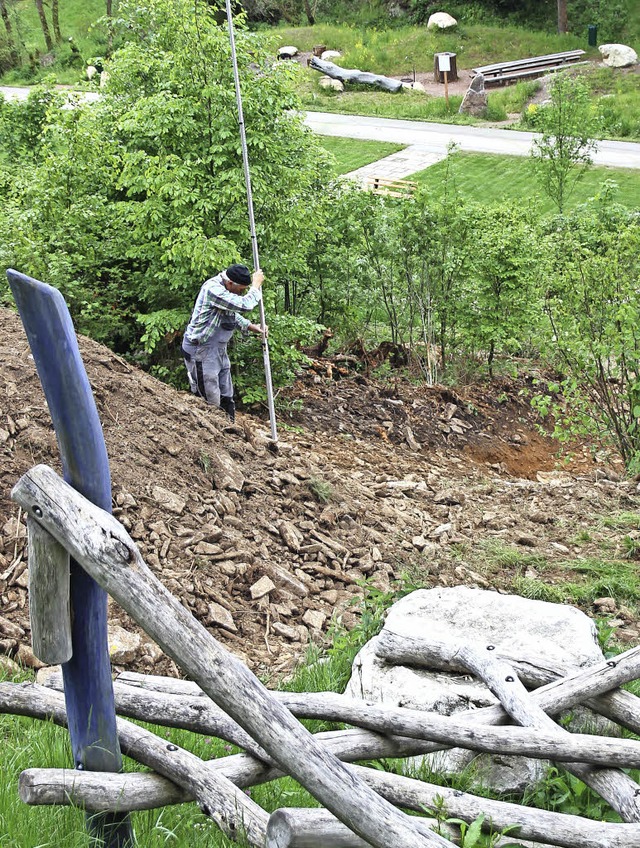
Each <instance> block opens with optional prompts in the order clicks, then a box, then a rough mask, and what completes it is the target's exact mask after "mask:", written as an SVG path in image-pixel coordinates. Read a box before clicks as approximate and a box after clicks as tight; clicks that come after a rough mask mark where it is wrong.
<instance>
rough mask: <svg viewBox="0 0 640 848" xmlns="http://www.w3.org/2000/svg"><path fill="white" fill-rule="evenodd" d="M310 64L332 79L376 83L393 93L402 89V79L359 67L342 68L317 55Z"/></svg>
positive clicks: (367, 83)
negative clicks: (373, 72) (361, 69)
mask: <svg viewBox="0 0 640 848" xmlns="http://www.w3.org/2000/svg"><path fill="white" fill-rule="evenodd" d="M309 66H310V67H311V68H313V70H314V71H320V73H322V74H326V75H327V76H328V77H331V79H338V80H340V81H341V82H359V83H361V84H363V85H375V86H377V87H378V88H381V89H383V91H389V92H391V93H392V94H395V93H397V92H398V91H401V90H402V83H401V82H400V80H396V79H392V78H391V77H384V76H380V75H378V74H371V73H369V72H368V71H359V70H357V69H353V70H351V69H349V68H341V67H339V66H338V65H334V64H333V62H326V61H325V60H323V59H318V58H317V57H316V56H313V57H312V58H311V62H310V63H309Z"/></svg>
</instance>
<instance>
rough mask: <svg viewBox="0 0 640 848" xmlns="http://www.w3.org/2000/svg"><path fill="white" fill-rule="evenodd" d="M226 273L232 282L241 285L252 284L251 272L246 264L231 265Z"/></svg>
mask: <svg viewBox="0 0 640 848" xmlns="http://www.w3.org/2000/svg"><path fill="white" fill-rule="evenodd" d="M226 274H227V277H228V278H229V279H230V280H231V282H232V283H237V284H238V285H239V286H250V285H251V274H250V273H249V269H248V268H247V266H246V265H230V266H229V267H228V268H227V271H226Z"/></svg>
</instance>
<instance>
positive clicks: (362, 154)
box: [318, 136, 405, 174]
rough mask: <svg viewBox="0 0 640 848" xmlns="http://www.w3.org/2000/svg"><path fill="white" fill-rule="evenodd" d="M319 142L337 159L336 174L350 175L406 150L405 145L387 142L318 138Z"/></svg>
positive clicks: (329, 137)
mask: <svg viewBox="0 0 640 848" xmlns="http://www.w3.org/2000/svg"><path fill="white" fill-rule="evenodd" d="M318 141H319V142H320V144H321V145H322V147H324V149H325V150H327V151H328V152H329V153H331V154H332V155H333V156H334V157H335V159H336V174H348V173H349V171H355V170H356V168H362V167H364V166H365V165H369V164H370V163H371V162H377V161H378V159H384V157H385V156H390V155H391V154H392V153H397V152H398V150H404V148H405V145H404V144H391V143H390V142H386V141H360V140H358V139H353V138H334V137H332V136H318Z"/></svg>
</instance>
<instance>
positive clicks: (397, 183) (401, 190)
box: [367, 177, 418, 197]
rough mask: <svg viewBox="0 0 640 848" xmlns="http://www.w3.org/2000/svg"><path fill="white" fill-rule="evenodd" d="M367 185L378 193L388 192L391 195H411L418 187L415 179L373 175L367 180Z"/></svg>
mask: <svg viewBox="0 0 640 848" xmlns="http://www.w3.org/2000/svg"><path fill="white" fill-rule="evenodd" d="M367 187H368V188H369V190H370V191H373V192H376V194H386V195H388V196H389V197H410V196H411V195H412V194H413V193H414V191H415V190H416V189H417V188H418V183H416V182H414V181H413V180H388V179H385V178H384V177H372V178H371V179H370V180H368V181H367Z"/></svg>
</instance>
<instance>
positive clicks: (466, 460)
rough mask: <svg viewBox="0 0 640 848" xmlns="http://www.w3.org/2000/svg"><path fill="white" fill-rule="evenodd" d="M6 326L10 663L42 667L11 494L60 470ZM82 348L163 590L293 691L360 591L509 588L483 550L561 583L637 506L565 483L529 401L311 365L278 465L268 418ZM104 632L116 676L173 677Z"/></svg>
mask: <svg viewBox="0 0 640 848" xmlns="http://www.w3.org/2000/svg"><path fill="white" fill-rule="evenodd" d="M0 319H1V320H2V326H3V336H2V341H1V342H0V455H1V457H2V461H1V465H0V484H1V490H0V653H3V654H5V655H7V656H11V657H14V658H17V659H18V660H20V661H22V662H24V663H26V664H32V665H37V663H36V662H35V660H34V658H33V656H32V654H31V653H30V650H29V647H28V646H29V619H28V597H27V595H28V593H27V586H28V573H27V561H26V553H27V552H26V529H25V523H24V516H22V515H21V514H20V512H19V510H18V508H17V506H16V505H15V504H13V503H12V502H11V501H10V497H9V495H10V491H11V488H12V486H13V485H14V483H15V482H16V480H17V479H18V478H19V477H20V475H21V474H23V473H24V472H25V471H26V470H27V469H28V468H30V467H31V466H32V465H34V464H36V463H40V462H44V463H48V464H50V465H52V466H53V467H54V468H56V469H57V470H59V460H58V452H57V446H56V441H55V435H54V433H53V431H52V429H51V422H50V419H49V415H48V411H47V408H46V404H45V400H44V396H43V394H42V390H41V387H40V383H39V380H38V377H37V374H36V372H35V367H34V363H33V360H32V358H31V356H30V352H29V347H28V344H27V341H26V337H25V335H24V333H23V330H22V327H21V324H20V321H19V319H18V317H17V316H16V315H15V314H14V313H13V312H11V311H9V310H0ZM80 349H81V352H82V356H83V359H84V362H85V366H86V369H87V373H88V375H89V379H90V382H91V385H92V388H93V391H94V394H95V398H96V402H97V406H98V411H99V414H100V418H101V421H102V424H103V428H104V433H105V438H106V442H107V448H108V452H109V457H110V461H111V471H112V481H113V506H114V513H115V514H116V515H117V517H118V518H119V520H120V521H122V522H123V524H124V525H125V526H126V527H127V528H128V529H129V531H130V533H131V535H132V536H133V538H134V539H135V540H136V542H137V544H138V545H139V546H140V549H141V551H142V554H143V556H144V558H145V560H146V562H147V563H148V564H149V566H150V567H151V568H152V570H153V571H154V572H155V573H156V574H157V575H158V577H159V578H160V579H161V580H162V581H163V582H164V583H165V585H166V586H167V587H168V588H169V589H170V590H171V591H172V592H173V593H174V594H175V595H176V596H178V597H179V598H180V599H181V601H182V602H183V603H184V604H185V605H186V606H188V607H189V609H190V610H191V611H192V612H193V614H194V615H195V616H196V617H197V618H198V619H199V620H200V621H201V622H202V623H203V624H204V625H205V626H206V627H208V628H209V629H210V630H211V632H212V633H214V635H215V636H216V637H217V638H219V639H220V640H221V641H223V642H224V643H225V644H227V646H228V647H229V648H230V649H231V650H233V651H234V653H236V654H237V655H239V656H241V657H243V658H244V659H245V660H246V661H247V662H248V663H249V665H250V666H251V667H252V668H253V669H254V670H256V671H257V672H259V673H260V674H263V675H267V676H272V677H274V678H275V677H279V676H282V675H283V674H286V673H287V672H288V671H289V670H290V669H291V668H292V666H293V665H294V663H295V662H296V660H297V659H298V658H300V657H301V656H302V655H303V653H304V646H305V644H306V643H307V642H308V640H309V639H312V640H315V641H321V640H323V639H325V638H326V634H327V630H328V628H329V626H330V623H331V621H332V620H333V619H339V620H340V622H341V623H342V624H343V625H344V626H346V627H348V628H350V627H352V626H353V625H354V624H355V622H356V620H357V615H358V605H357V603H354V601H355V602H357V601H358V599H359V598H360V597H361V596H362V594H363V589H362V587H361V582H362V580H363V579H364V578H367V579H369V580H370V581H371V582H372V584H373V585H375V586H376V587H378V588H379V589H382V590H386V589H388V588H389V586H390V585H391V584H392V583H393V581H394V579H395V578H397V577H400V575H401V574H403V573H409V574H411V575H412V577H413V579H414V580H415V581H416V582H417V583H419V584H421V585H425V586H434V585H455V584H459V583H462V584H467V585H479V586H483V587H491V588H497V589H499V590H504V589H505V588H508V587H509V586H510V585H511V581H512V580H513V577H514V574H513V569H512V568H509V567H508V566H504V567H497V568H492V569H489V570H488V571H485V572H483V573H478V571H476V570H474V567H472V566H470V565H469V564H468V563H467V561H466V560H467V559H469V561H470V562H472V564H473V560H472V558H471V556H467V555H466V554H471V553H472V552H473V551H474V550H475V549H477V547H478V546H479V545H482V544H484V543H485V542H486V540H487V539H491V538H494V539H498V540H500V541H501V542H502V543H503V544H506V545H508V544H512V545H514V546H516V548H517V549H518V550H519V549H523V550H525V551H535V552H537V553H539V554H540V556H541V557H543V558H545V560H546V562H547V563H548V564H549V563H550V564H551V566H553V563H554V562H557V563H558V564H559V565H558V567H559V569H560V563H561V562H562V561H566V560H568V559H570V558H572V557H574V558H575V557H579V556H584V555H585V554H586V553H587V550H586V548H585V547H584V543H583V545H582V546H581V547H578V546H576V544H575V538H576V534H577V533H578V531H579V530H580V528H590V530H591V531H592V530H593V527H594V524H597V522H598V516H602V515H604V514H608V515H611V514H615V513H616V512H617V511H620V510H626V511H628V510H635V509H637V508H638V495H637V491H636V485H637V484H636V483H635V482H625V481H622V480H620V478H619V476H618V475H617V474H615V473H614V472H613V471H611V470H606V469H605V470H604V471H603V470H602V468H603V467H602V466H599V465H598V466H596V465H594V464H593V462H592V460H591V459H590V458H589V456H588V455H587V454H586V453H584V454H582V453H579V454H578V455H577V456H576V457H574V459H573V464H572V465H571V466H569V467H568V468H569V470H566V468H567V467H565V470H561V471H558V470H556V465H557V458H556V456H555V453H556V450H557V445H556V444H555V443H553V442H552V441H551V440H549V439H547V438H545V437H543V436H541V435H540V434H539V433H538V432H537V430H536V427H535V424H534V422H533V419H532V417H531V413H530V410H529V406H528V403H527V402H526V398H524V397H523V396H521V392H522V391H524V392H525V394H526V391H527V386H526V384H522V385H514V384H512V383H501V384H495V385H492V386H491V387H490V388H489V389H487V388H486V387H485V388H482V387H481V388H479V389H477V390H475V391H474V392H470V393H468V394H467V395H465V396H464V397H461V396H458V395H457V394H455V393H453V392H452V391H450V390H448V389H445V388H442V387H436V388H425V387H416V386H414V385H412V384H410V383H408V382H406V381H398V382H397V383H395V384H388V383H385V384H381V383H377V382H376V381H374V380H372V379H368V378H366V377H363V376H361V375H358V374H355V373H349V372H347V371H346V370H345V369H344V368H343V367H342V366H340V365H336V364H335V363H333V364H332V363H331V362H330V361H328V360H316V361H315V363H314V365H313V367H311V368H309V369H308V370H306V371H305V373H304V374H303V375H301V377H300V379H299V381H298V383H297V384H296V385H295V386H294V387H293V388H292V389H290V390H289V391H288V392H287V393H286V399H287V400H288V401H290V404H289V405H290V406H291V407H294V408H295V407H298V406H301V408H300V409H299V410H298V411H296V412H291V413H289V414H288V415H287V416H286V417H285V418H283V419H282V420H281V421H280V436H281V441H280V445H279V448H278V450H277V452H274V451H272V450H270V449H269V440H268V428H267V426H266V424H265V423H264V422H263V421H260V420H259V419H258V418H255V417H253V416H250V415H243V414H240V415H239V416H238V418H239V423H238V424H237V425H236V426H235V427H233V428H228V427H225V424H226V422H225V420H224V418H223V417H222V416H221V414H220V413H219V412H218V411H217V410H213V409H210V408H208V407H207V406H206V405H204V404H203V403H202V402H201V401H200V400H198V399H197V398H195V397H192V396H190V395H188V394H185V393H181V392H177V391H175V390H174V389H173V388H171V387H169V386H167V385H165V384H163V383H160V382H159V381H157V380H155V379H154V378H153V377H151V376H149V375H148V374H146V373H144V372H142V371H139V370H137V369H135V368H133V367H131V366H130V365H129V364H127V363H126V362H125V361H124V360H122V359H120V358H119V357H118V356H116V355H115V354H113V353H112V352H111V351H109V350H107V349H106V348H104V347H102V346H100V345H98V344H96V343H95V342H93V341H91V340H89V339H85V338H81V339H80ZM294 402H297V403H294ZM596 471H597V472H598V473H596ZM607 533H608V534H609V537H608V539H607V540H606V541H607V543H608V544H610V547H611V546H613V547H614V548H615V546H616V545H618V544H619V542H620V539H619V538H618V537H619V536H620V533H619V532H618V533H617V536H616V532H615V531H607V530H605V529H602V533H601V534H600V536H598V533H596V534H595V536H593V544H594V545H595V546H596V547H597V545H598V544H600V543H601V541H602V538H604V536H606V534H607ZM465 552H466V553H465ZM558 573H559V574H560V571H559V572H558ZM545 579H548V580H550V581H552V582H553V580H554V572H553V567H551V568H550V569H549V568H548V570H547V571H546V572H545ZM614 608H615V605H614ZM587 611H588V612H594V610H587ZM617 612H618V619H617V621H618V625H619V631H618V633H619V636H620V638H621V639H623V640H633V639H636V638H638V630H637V629H636V622H635V613H634V612H633V611H629V610H626V611H624V610H622V611H617ZM110 621H111V624H112V625H113V626H114V627H116V629H115V630H114V635H113V637H112V640H111V642H112V644H111V648H112V652H113V653H112V658H113V661H114V664H115V665H116V667H124V666H127V667H130V668H136V669H138V670H142V671H153V672H155V673H177V669H176V668H175V666H174V665H173V663H172V662H171V661H170V660H168V659H167V658H166V657H165V656H164V655H163V654H162V652H161V651H160V650H159V649H158V648H157V647H156V646H155V645H153V644H151V643H150V642H149V640H148V638H147V637H145V636H144V634H141V633H140V631H139V630H138V629H137V628H136V626H135V624H134V623H133V622H132V621H131V620H130V619H129V617H128V616H127V615H126V614H125V613H124V612H123V611H122V610H120V609H119V608H118V607H117V606H116V605H115V604H111V606H110ZM117 627H121V628H123V629H124V631H126V632H123V631H122V630H118V629H117Z"/></svg>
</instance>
